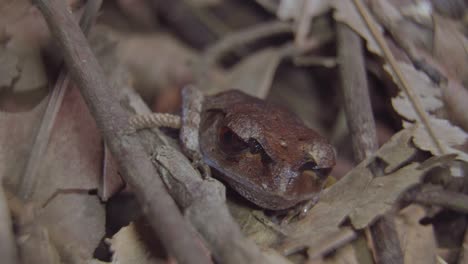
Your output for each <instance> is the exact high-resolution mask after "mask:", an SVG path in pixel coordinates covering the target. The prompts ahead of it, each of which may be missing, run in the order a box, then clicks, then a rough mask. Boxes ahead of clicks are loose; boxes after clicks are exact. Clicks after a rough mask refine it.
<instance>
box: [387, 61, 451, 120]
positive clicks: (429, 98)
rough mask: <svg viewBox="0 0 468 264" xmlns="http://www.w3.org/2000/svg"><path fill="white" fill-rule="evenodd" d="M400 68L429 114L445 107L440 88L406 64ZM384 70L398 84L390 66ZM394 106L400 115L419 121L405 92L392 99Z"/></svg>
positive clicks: (402, 63) (401, 63)
mask: <svg viewBox="0 0 468 264" xmlns="http://www.w3.org/2000/svg"><path fill="white" fill-rule="evenodd" d="M399 67H400V68H401V71H402V72H403V74H404V76H405V78H406V80H407V81H408V83H409V85H410V87H411V88H412V89H413V91H414V93H415V94H416V95H417V96H419V98H420V101H421V104H422V106H423V107H424V109H425V110H426V111H427V112H430V113H431V112H434V111H436V110H437V109H439V108H441V107H442V106H443V103H442V100H441V91H440V88H439V87H438V86H437V85H436V84H434V83H433V82H432V81H431V80H430V79H429V78H428V77H427V75H425V74H424V73H423V72H420V71H418V70H416V69H415V68H414V67H413V66H412V65H409V64H407V63H404V62H400V63H399ZM384 69H385V70H386V71H387V72H388V73H389V74H390V75H391V76H392V78H393V80H394V82H395V83H397V79H396V78H395V75H394V73H393V71H392V70H391V69H390V67H389V65H388V64H386V65H385V66H384ZM392 105H393V108H394V109H395V110H396V111H397V112H398V114H400V115H401V116H403V117H404V118H406V119H408V120H411V121H415V120H418V115H417V114H416V111H415V110H414V107H413V105H412V104H411V103H410V101H409V99H408V97H407V96H406V93H405V92H404V91H401V90H400V93H399V94H398V96H397V97H394V98H392Z"/></svg>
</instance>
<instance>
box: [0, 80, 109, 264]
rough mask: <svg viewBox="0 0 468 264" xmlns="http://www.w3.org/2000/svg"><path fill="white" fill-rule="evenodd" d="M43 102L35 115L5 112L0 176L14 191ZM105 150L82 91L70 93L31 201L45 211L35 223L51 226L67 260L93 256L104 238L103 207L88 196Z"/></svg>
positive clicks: (94, 182)
mask: <svg viewBox="0 0 468 264" xmlns="http://www.w3.org/2000/svg"><path fill="white" fill-rule="evenodd" d="M44 102H45V100H44ZM44 102H42V103H41V104H39V105H38V106H37V107H35V108H34V109H33V110H32V111H30V112H25V113H18V114H12V113H5V112H3V113H0V121H1V122H2V124H4V126H2V128H3V129H1V130H0V135H1V136H0V138H1V139H2V141H3V142H2V143H1V145H2V148H1V150H0V161H1V162H0V178H3V179H4V180H5V182H6V183H7V184H8V185H9V186H12V187H13V188H15V187H16V186H18V184H19V183H18V182H19V179H20V177H21V176H22V174H23V173H24V170H23V169H24V166H25V164H26V161H27V159H28V158H29V152H30V147H31V145H32V140H33V139H34V136H35V132H36V127H37V125H38V124H39V121H40V120H41V116H42V113H43V110H44V106H45V103H44ZM101 146H102V143H101V138H100V136H99V133H98V131H97V128H96V126H95V124H94V120H93V119H92V117H91V115H90V114H89V112H88V109H87V107H86V105H85V103H84V101H83V100H82V98H81V95H80V94H79V92H78V90H77V88H74V89H69V91H68V93H67V94H66V95H65V98H64V103H63V105H62V108H61V109H60V111H59V114H58V117H57V121H56V123H55V126H54V129H53V131H52V135H51V137H50V141H49V144H48V149H47V151H46V152H45V154H44V156H43V157H42V160H41V165H40V166H39V168H38V170H37V171H36V172H35V174H36V175H35V178H37V179H38V180H37V182H36V186H35V188H34V193H33V195H32V198H31V199H32V200H34V201H35V202H37V204H39V205H40V206H41V207H42V208H41V210H40V212H39V214H38V217H37V218H36V219H35V220H36V221H37V222H38V223H41V224H42V225H43V226H44V227H45V228H47V230H48V234H49V235H50V237H51V240H53V241H54V243H55V244H56V246H57V249H58V250H59V253H60V255H61V257H62V258H66V259H67V258H73V256H75V255H78V256H90V255H92V253H93V251H94V250H95V248H96V246H97V245H98V243H99V241H100V240H101V239H102V237H103V235H104V222H105V218H104V213H105V212H104V206H103V205H102V204H101V202H100V201H99V199H98V198H97V197H96V196H92V195H89V194H88V190H91V189H96V188H97V186H98V180H99V176H100V174H101V158H102V156H101V155H102V152H101V151H102V149H101ZM70 190H71V191H70ZM49 199H51V200H50V201H49Z"/></svg>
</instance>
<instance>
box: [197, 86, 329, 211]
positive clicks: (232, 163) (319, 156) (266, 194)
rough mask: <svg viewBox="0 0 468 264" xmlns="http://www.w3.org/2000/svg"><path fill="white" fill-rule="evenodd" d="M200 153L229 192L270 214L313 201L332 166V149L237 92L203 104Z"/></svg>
mask: <svg viewBox="0 0 468 264" xmlns="http://www.w3.org/2000/svg"><path fill="white" fill-rule="evenodd" d="M200 149H201V152H202V155H203V157H204V160H205V162H206V163H207V164H208V165H209V166H210V167H213V168H214V169H216V170H217V171H219V172H221V174H222V178H223V179H224V180H225V181H226V182H227V183H228V184H229V185H231V187H233V188H234V189H235V190H236V191H237V192H239V193H240V194H241V195H242V196H244V197H245V198H247V199H248V200H250V201H251V202H253V203H255V204H256V205H258V206H260V207H263V208H266V209H271V210H281V209H286V208H290V207H292V206H294V205H296V204H298V203H300V202H302V201H306V200H310V199H314V198H315V197H317V195H318V193H319V192H320V191H321V190H322V188H323V183H324V181H325V179H326V176H327V174H328V173H329V172H330V170H331V168H332V167H333V166H334V165H335V153H334V150H333V147H332V146H331V145H330V144H329V143H328V142H327V140H326V139H325V138H323V137H322V136H320V135H319V134H317V133H316V132H315V131H314V130H312V129H310V128H307V127H306V126H305V125H304V124H303V122H302V121H301V120H299V118H298V117H297V116H296V115H294V114H293V113H291V112H289V111H287V110H285V109H283V108H281V107H278V106H275V105H271V104H269V103H266V102H265V101H263V100H260V99H257V98H254V97H251V96H248V95H246V94H244V93H242V92H240V91H235V90H232V91H227V92H223V93H220V94H218V95H215V96H211V97H207V98H205V101H204V103H203V111H202V115H201V125H200ZM311 172H312V173H311ZM314 175H315V176H314Z"/></svg>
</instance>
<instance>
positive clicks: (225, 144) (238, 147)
mask: <svg viewBox="0 0 468 264" xmlns="http://www.w3.org/2000/svg"><path fill="white" fill-rule="evenodd" d="M219 143H220V144H219V145H220V148H221V149H222V150H223V151H224V152H226V153H231V154H235V153H239V152H241V151H243V150H245V149H247V148H249V144H247V143H245V141H243V140H242V138H240V137H239V136H238V135H236V133H234V132H232V130H231V129H229V128H228V127H222V128H221V129H220V131H219Z"/></svg>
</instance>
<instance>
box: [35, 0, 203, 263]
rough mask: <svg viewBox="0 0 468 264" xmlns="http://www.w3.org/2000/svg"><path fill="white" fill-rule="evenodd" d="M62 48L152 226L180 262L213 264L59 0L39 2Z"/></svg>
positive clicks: (69, 67)
mask: <svg viewBox="0 0 468 264" xmlns="http://www.w3.org/2000/svg"><path fill="white" fill-rule="evenodd" d="M34 3H35V4H36V5H37V6H38V7H39V9H40V10H41V12H42V14H43V16H44V18H45V19H46V21H47V24H48V25H49V28H50V30H51V32H52V35H53V36H54V37H55V40H56V41H57V42H58V44H59V46H60V50H61V52H62V53H63V56H64V58H65V64H66V66H67V68H68V70H69V71H70V74H71V76H72V78H73V80H74V81H75V83H76V84H77V85H78V86H79V88H80V91H81V94H82V96H83V98H84V99H85V101H86V103H87V105H88V107H89V109H90V112H91V114H92V115H93V117H94V118H95V120H96V123H97V126H98V128H99V129H100V130H101V132H102V135H103V137H104V139H105V141H106V143H107V144H108V146H109V149H110V150H111V152H112V154H113V156H114V157H115V158H116V160H117V163H118V164H119V167H120V172H121V173H122V176H123V178H124V179H125V180H126V182H127V183H129V185H130V186H132V187H133V189H134V190H135V194H136V196H137V198H138V200H139V202H140V204H141V205H142V207H143V212H144V213H145V214H146V216H147V218H148V221H149V222H150V224H151V227H152V228H153V230H154V231H155V233H156V235H158V237H159V238H160V239H161V243H162V244H163V246H164V247H165V248H166V250H167V251H168V253H169V254H170V255H171V256H173V257H175V258H176V260H177V261H178V263H210V262H211V260H210V258H209V257H208V256H207V255H206V253H205V252H204V250H203V248H202V246H201V244H200V243H199V242H197V241H196V240H195V237H194V234H193V228H191V227H189V225H188V223H187V221H186V220H185V219H184V218H183V216H182V214H181V213H180V211H179V209H178V207H177V205H176V203H175V202H174V200H172V198H171V197H170V195H169V194H168V193H167V191H166V189H165V187H164V184H163V182H162V181H161V178H160V175H159V173H158V171H157V170H156V168H155V167H154V166H153V164H152V163H151V161H150V160H149V159H148V155H147V153H146V151H145V149H144V148H143V146H142V145H141V143H140V141H139V139H138V137H137V135H135V134H125V133H124V131H125V130H126V129H127V127H128V118H129V114H128V113H127V112H126V111H125V110H124V109H123V108H122V106H121V105H120V104H119V101H118V98H117V95H116V94H115V92H114V91H113V90H112V89H111V87H110V86H109V84H108V83H107V80H106V77H105V75H104V72H103V70H102V68H101V66H100V65H99V63H98V61H97V59H96V57H94V55H93V52H92V51H91V48H90V47H89V44H88V43H87V41H86V38H85V36H84V35H83V33H82V32H81V30H80V28H79V27H78V25H77V23H76V22H75V21H74V20H73V19H72V18H71V16H70V13H69V12H68V11H67V10H66V7H65V3H64V2H63V1H61V0H48V1H47V0H35V1H34Z"/></svg>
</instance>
